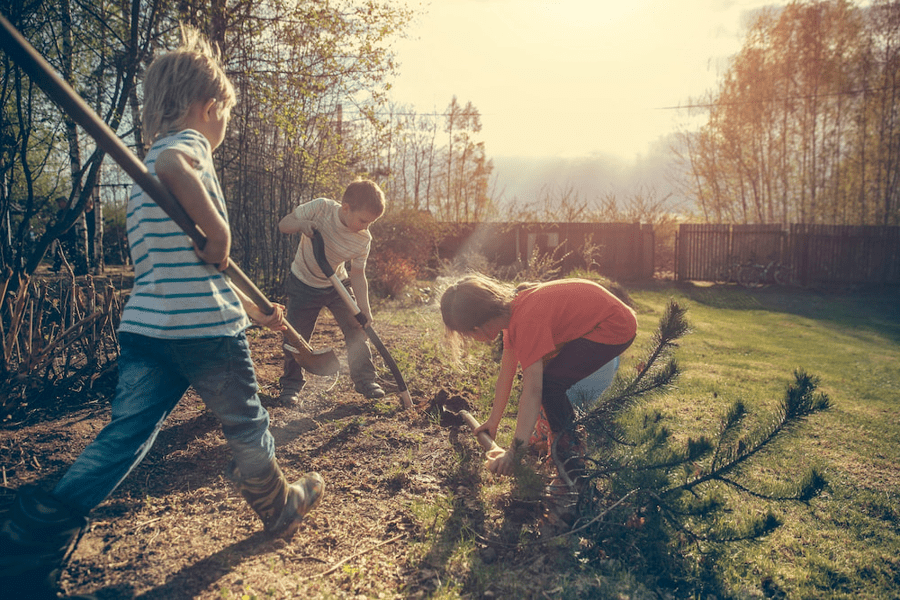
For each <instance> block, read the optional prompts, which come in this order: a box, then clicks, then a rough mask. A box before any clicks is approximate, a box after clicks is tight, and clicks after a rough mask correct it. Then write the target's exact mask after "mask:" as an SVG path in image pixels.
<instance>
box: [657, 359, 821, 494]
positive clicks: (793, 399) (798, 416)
mask: <svg viewBox="0 0 900 600" xmlns="http://www.w3.org/2000/svg"><path fill="white" fill-rule="evenodd" d="M794 379H795V381H794V383H792V384H789V385H788V387H787V390H786V392H785V397H784V399H783V400H782V403H781V406H780V407H779V409H778V410H777V411H776V413H775V415H774V417H775V418H774V419H773V421H772V422H771V423H770V424H769V425H768V426H767V427H765V428H764V429H762V430H760V431H758V432H756V433H755V434H752V435H748V436H744V437H742V438H740V439H738V440H737V441H736V442H735V443H734V444H732V445H731V447H730V448H728V449H727V450H725V451H724V452H722V453H721V454H720V460H717V461H714V462H712V463H711V464H710V466H709V468H708V469H707V470H705V471H704V472H703V473H701V474H699V475H698V476H697V477H695V478H693V479H691V480H690V481H687V482H685V483H683V484H681V485H679V486H676V487H674V488H671V489H669V490H667V491H666V493H671V492H676V491H686V490H691V489H693V488H694V487H696V486H698V485H700V484H702V483H705V482H708V481H713V480H719V481H723V482H725V475H726V474H727V473H730V472H731V471H734V470H735V469H736V468H737V467H738V466H740V465H741V464H743V463H744V462H746V461H747V460H749V459H750V458H751V457H752V456H753V455H755V454H756V453H757V452H759V451H760V450H761V449H762V448H763V447H765V446H766V445H767V444H768V443H769V442H771V441H772V440H774V439H775V438H776V437H777V436H778V435H779V434H782V433H783V432H785V431H787V430H788V429H789V428H791V427H792V426H793V425H795V424H797V423H799V422H800V421H801V420H803V419H804V418H806V417H807V416H809V415H811V414H813V413H816V412H819V411H821V410H825V409H827V408H828V407H829V405H830V401H829V399H828V396H826V395H825V394H823V393H818V394H816V393H814V392H815V389H816V386H817V384H818V378H817V377H814V376H811V375H809V374H807V373H805V372H804V371H802V370H799V369H798V370H795V371H794Z"/></svg>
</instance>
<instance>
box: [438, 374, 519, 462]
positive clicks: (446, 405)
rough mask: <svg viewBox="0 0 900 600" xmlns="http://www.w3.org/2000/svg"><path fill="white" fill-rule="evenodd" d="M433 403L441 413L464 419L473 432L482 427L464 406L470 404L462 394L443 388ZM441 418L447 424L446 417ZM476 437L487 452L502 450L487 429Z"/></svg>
mask: <svg viewBox="0 0 900 600" xmlns="http://www.w3.org/2000/svg"><path fill="white" fill-rule="evenodd" d="M432 404H433V406H435V407H436V408H437V409H439V410H440V414H442V415H450V416H452V417H459V418H460V419H462V420H463V422H465V424H466V425H468V426H469V429H471V430H472V431H473V432H474V431H475V430H476V429H478V428H479V427H481V423H479V422H478V419H476V418H475V417H474V416H473V415H472V413H470V412H469V411H468V410H467V408H463V407H468V406H469V404H468V402H467V401H466V399H465V398H463V397H462V396H456V395H455V396H451V395H450V394H449V392H447V391H446V390H441V391H440V392H438V394H437V396H435V398H434V400H433V401H432ZM441 420H442V423H441V424H442V425H443V424H445V423H444V419H441ZM475 439H477V440H478V445H480V446H481V449H482V450H484V451H485V453H487V452H490V451H491V450H494V449H497V450H502V448H500V446H498V445H497V443H496V442H495V441H494V440H493V439H492V438H491V436H490V435H489V434H488V432H487V431H479V432H478V435H476V436H475Z"/></svg>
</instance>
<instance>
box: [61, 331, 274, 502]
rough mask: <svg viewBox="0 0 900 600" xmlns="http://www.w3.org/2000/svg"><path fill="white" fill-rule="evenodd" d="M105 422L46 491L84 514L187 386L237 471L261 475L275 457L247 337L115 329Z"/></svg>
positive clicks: (124, 471) (138, 456) (142, 448)
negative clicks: (217, 425)
mask: <svg viewBox="0 0 900 600" xmlns="http://www.w3.org/2000/svg"><path fill="white" fill-rule="evenodd" d="M119 346H120V349H121V352H120V355H119V383H118V385H117V387H116V397H115V399H114V400H113V402H112V420H111V421H110V423H109V424H108V425H107V426H106V427H104V428H103V430H102V431H101V432H100V433H99V434H98V435H97V437H96V438H95V439H94V441H93V442H91V443H90V444H89V445H88V446H87V448H85V449H84V452H82V453H81V455H80V456H79V457H78V458H77V459H76V460H75V462H74V463H72V466H71V467H70V468H69V470H68V471H67V472H66V474H65V475H63V478H62V479H61V480H60V482H59V483H58V484H57V485H56V488H55V489H54V490H53V494H54V495H55V496H56V497H57V498H58V499H59V500H61V501H63V502H65V503H67V504H69V505H70V506H72V507H74V508H80V509H81V510H82V511H84V513H85V514H87V513H88V512H89V511H90V510H91V509H93V508H94V507H96V506H97V505H98V504H100V503H101V502H103V500H105V499H106V497H107V496H109V495H110V494H111V493H112V492H113V490H115V489H116V487H118V485H119V484H120V483H121V482H122V480H124V479H125V477H127V476H128V474H129V473H130V472H131V470H132V469H134V467H136V466H137V465H138V463H140V462H141V461H142V460H143V459H144V456H146V455H147V452H148V451H149V450H150V447H151V446H153V443H154V442H155V441H156V436H157V435H158V434H159V431H160V429H161V428H162V426H163V423H164V422H165V420H166V418H167V417H168V416H169V414H170V413H171V412H172V410H174V408H175V406H176V405H177V404H178V402H179V401H180V400H181V397H182V396H183V395H184V393H185V391H187V389H188V386H193V387H194V389H195V390H196V391H197V393H198V394H199V395H200V397H201V398H202V399H203V402H204V404H206V407H207V408H208V409H209V410H210V411H211V412H213V413H214V414H215V415H216V416H217V417H218V418H219V420H220V421H221V423H222V433H223V434H224V435H225V439H226V440H227V442H228V446H229V447H230V449H231V452H232V454H233V456H234V459H235V461H236V463H237V466H238V468H239V469H240V471H241V473H245V474H247V475H248V476H254V475H256V474H260V473H264V472H265V471H266V469H267V468H270V464H271V461H272V460H273V458H274V456H275V440H274V439H273V438H272V434H271V433H269V413H268V412H267V411H266V409H265V408H263V406H262V405H261V404H260V402H259V397H258V396H257V390H258V389H259V388H258V386H257V383H256V374H255V372H254V370H253V361H252V360H251V358H250V346H249V345H248V343H247V337H246V336H245V335H244V334H243V333H240V334H238V335H236V336H234V337H215V338H195V339H180V340H163V339H158V338H150V337H146V336H142V335H135V334H132V333H127V332H120V333H119Z"/></svg>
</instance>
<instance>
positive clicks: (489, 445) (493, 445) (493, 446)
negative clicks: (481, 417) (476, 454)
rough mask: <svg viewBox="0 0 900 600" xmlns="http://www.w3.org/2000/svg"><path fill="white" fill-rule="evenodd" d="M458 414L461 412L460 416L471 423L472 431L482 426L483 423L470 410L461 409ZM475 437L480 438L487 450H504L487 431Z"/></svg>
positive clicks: (480, 443) (481, 444)
mask: <svg viewBox="0 0 900 600" xmlns="http://www.w3.org/2000/svg"><path fill="white" fill-rule="evenodd" d="M457 414H459V416H460V417H462V418H463V420H464V421H465V422H466V423H467V424H468V425H469V427H471V428H472V431H475V430H476V429H478V428H479V427H481V423H479V422H478V419H476V418H475V417H473V416H472V413H470V412H469V411H467V410H461V411H459V413H457ZM475 437H476V439H477V440H478V444H479V445H480V446H481V448H482V450H484V451H485V452H490V451H491V450H502V448H500V446H498V445H497V442H495V441H494V440H492V439H491V436H490V435H488V432H487V431H480V432H478V435H477V436H475Z"/></svg>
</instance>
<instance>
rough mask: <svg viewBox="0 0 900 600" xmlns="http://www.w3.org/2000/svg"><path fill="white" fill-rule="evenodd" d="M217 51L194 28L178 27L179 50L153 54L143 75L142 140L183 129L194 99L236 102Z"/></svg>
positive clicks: (148, 141) (230, 104) (148, 142)
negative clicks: (154, 56) (159, 54)
mask: <svg viewBox="0 0 900 600" xmlns="http://www.w3.org/2000/svg"><path fill="white" fill-rule="evenodd" d="M219 61H220V56H219V50H218V47H217V46H214V45H212V44H210V42H209V41H208V40H207V39H206V38H205V37H204V36H203V35H202V34H201V33H200V32H199V31H198V30H197V29H195V28H193V27H190V26H187V25H182V26H181V45H180V46H179V47H178V49H176V50H174V51H172V52H169V53H167V54H163V55H161V56H158V57H156V58H155V59H154V60H153V62H152V63H150V66H149V67H148V68H147V72H146V74H145V75H144V112H143V127H144V141H145V144H146V146H147V147H150V145H152V144H153V142H154V141H156V139H157V138H158V137H159V136H161V135H165V134H167V133H169V132H170V131H178V130H181V129H184V120H185V118H186V117H187V116H188V112H189V110H190V108H191V106H193V105H194V103H196V102H207V101H209V100H210V99H213V98H214V99H215V100H216V101H217V102H220V103H221V104H222V105H223V106H222V107H223V108H225V109H229V108H231V107H233V106H234V105H235V104H236V103H237V98H236V97H235V93H234V87H233V86H232V85H231V82H230V81H229V80H228V76H227V75H225V71H224V70H223V69H222V65H221V64H220V62H219Z"/></svg>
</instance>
